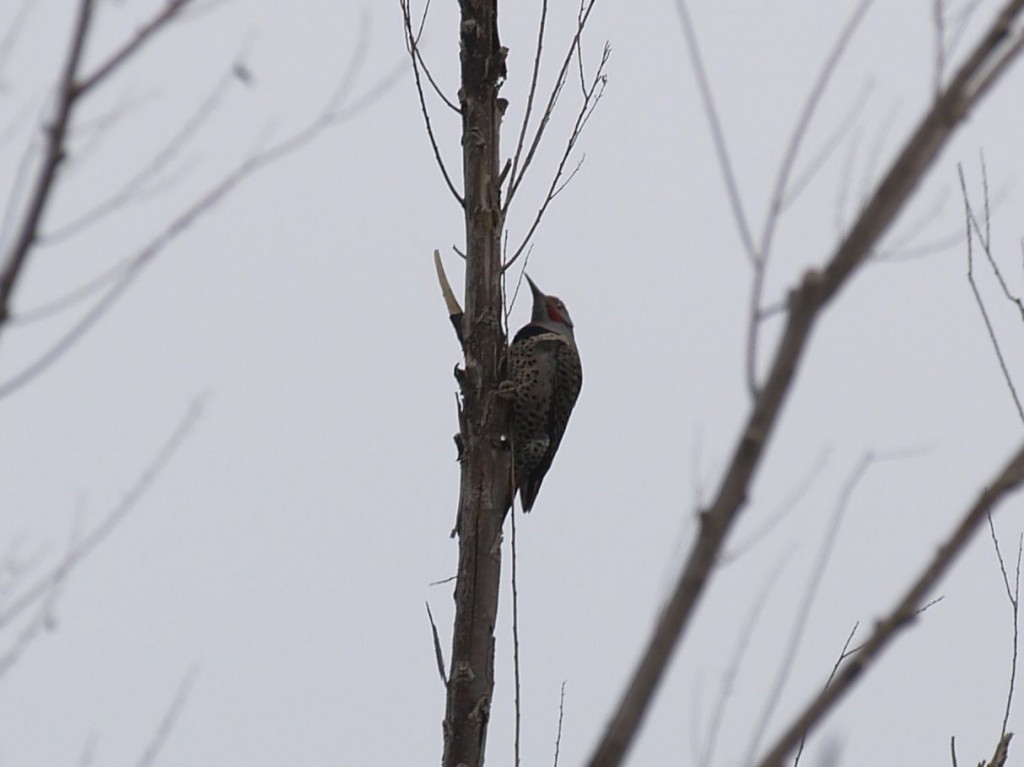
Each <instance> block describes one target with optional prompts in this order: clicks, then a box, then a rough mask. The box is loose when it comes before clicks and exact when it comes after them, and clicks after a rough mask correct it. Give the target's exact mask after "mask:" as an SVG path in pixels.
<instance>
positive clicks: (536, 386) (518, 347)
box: [507, 277, 583, 511]
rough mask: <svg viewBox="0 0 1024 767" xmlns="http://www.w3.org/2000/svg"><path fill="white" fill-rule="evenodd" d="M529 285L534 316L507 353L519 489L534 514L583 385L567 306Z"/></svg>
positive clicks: (516, 480) (518, 334)
mask: <svg viewBox="0 0 1024 767" xmlns="http://www.w3.org/2000/svg"><path fill="white" fill-rule="evenodd" d="M526 280H527V282H529V283H530V290H531V291H533V315H532V317H531V319H530V323H529V324H528V325H525V326H524V327H523V328H522V329H521V330H520V331H519V332H518V333H516V336H515V338H514V339H513V341H512V345H511V346H510V347H509V350H508V385H507V390H508V391H509V392H510V393H511V394H512V396H513V400H512V412H511V429H510V431H511V436H512V447H513V450H514V457H515V483H516V486H515V489H516V490H518V491H519V500H520V501H521V502H522V504H523V511H529V510H530V509H532V508H533V503H534V501H535V500H536V499H537V493H538V491H539V490H540V483H541V482H542V481H543V480H544V475H545V474H547V471H548V469H549V468H551V461H552V459H554V457H555V452H556V451H557V450H558V445H559V444H560V443H561V441H562V435H563V434H565V426H566V424H567V423H568V422H569V415H570V414H571V413H572V408H573V405H575V404H576V398H577V397H578V396H579V394H580V387H581V386H582V385H583V368H582V367H581V366H580V355H579V352H578V351H577V350H576V339H575V337H574V336H573V332H572V328H573V326H572V320H571V319H569V312H568V311H566V308H565V304H563V303H562V301H561V300H560V299H558V298H556V297H555V296H546V295H544V293H542V292H541V290H540V289H539V288H538V287H537V286H536V285H534V284H533V280H531V279H530V278H529V277H527V278H526Z"/></svg>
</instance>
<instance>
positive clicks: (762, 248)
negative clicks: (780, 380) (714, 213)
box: [680, 0, 873, 397]
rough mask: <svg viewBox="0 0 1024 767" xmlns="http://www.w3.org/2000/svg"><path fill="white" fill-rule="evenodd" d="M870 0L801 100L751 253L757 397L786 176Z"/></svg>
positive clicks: (750, 341) (752, 365)
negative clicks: (763, 318) (763, 312)
mask: <svg viewBox="0 0 1024 767" xmlns="http://www.w3.org/2000/svg"><path fill="white" fill-rule="evenodd" d="M872 2H873V0H861V2H860V4H859V5H857V7H856V8H855V9H854V12H853V14H852V15H851V17H850V20H849V21H847V23H846V24H845V25H844V26H843V29H842V31H841V32H840V34H839V39H838V40H836V42H835V45H834V46H833V47H832V51H831V52H830V53H829V55H828V58H826V59H825V63H824V64H823V65H822V68H821V71H820V72H819V73H818V79H817V80H816V81H815V83H814V85H813V86H812V87H811V92H810V93H809V94H808V96H807V101H806V102H805V103H804V108H803V111H802V112H801V113H800V116H799V118H798V119H797V122H796V126H795V127H794V129H793V132H792V134H790V139H789V146H788V147H787V148H786V153H785V155H783V158H782V165H781V166H780V167H779V172H778V174H777V175H776V177H775V189H774V191H773V192H772V195H771V199H770V201H769V203H768V213H767V215H766V216H765V222H764V230H763V231H762V232H761V242H760V245H759V247H758V249H757V252H756V253H755V254H754V255H753V257H752V262H753V267H754V279H753V281H752V282H751V288H750V309H749V311H750V318H749V322H748V323H747V355H746V368H747V390H748V391H749V393H750V396H751V397H757V390H758V383H757V356H758V354H757V347H758V341H759V338H760V333H759V330H760V327H761V324H760V322H759V321H758V317H759V314H760V309H761V299H762V296H763V293H764V281H765V278H766V277H767V271H768V262H769V259H770V257H771V248H772V239H773V238H774V236H775V227H776V225H777V224H778V222H779V218H780V216H781V214H782V208H783V206H784V205H785V201H786V196H787V188H788V186H789V177H790V174H791V173H792V172H793V167H794V166H795V165H796V159H797V156H798V155H799V153H800V148H801V146H802V145H803V141H804V137H805V136H806V134H807V131H808V129H809V128H810V127H811V121H812V120H813V118H814V113H815V111H816V110H817V108H818V104H819V103H821V99H822V97H823V96H824V95H825V91H826V90H827V89H828V84H829V82H830V81H831V80H832V74H833V73H834V72H835V70H836V67H837V66H838V65H839V62H840V60H841V59H842V57H843V53H844V52H845V51H846V47H847V45H848V44H849V42H850V40H852V39H853V35H854V33H855V32H856V31H857V27H858V26H860V22H861V21H862V20H863V19H864V16H865V15H866V14H867V11H868V8H869V7H870V6H871V3H872ZM680 7H681V8H683V9H684V10H683V11H682V12H683V13H684V14H685V7H684V6H683V4H682V2H680ZM713 106H714V105H713V104H711V102H710V100H706V101H705V109H712V108H713ZM709 120H711V121H712V127H714V122H715V118H714V115H713V114H710V113H709ZM722 152H723V153H724V152H725V143H724V138H723V139H722ZM726 159H727V155H726ZM724 172H725V170H724V166H723V173H724Z"/></svg>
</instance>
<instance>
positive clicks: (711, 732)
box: [697, 556, 788, 767]
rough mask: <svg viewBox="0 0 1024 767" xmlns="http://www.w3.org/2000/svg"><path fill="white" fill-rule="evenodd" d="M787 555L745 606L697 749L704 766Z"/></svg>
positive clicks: (700, 763) (708, 763)
mask: <svg viewBox="0 0 1024 767" xmlns="http://www.w3.org/2000/svg"><path fill="white" fill-rule="evenodd" d="M787 560H788V556H787V557H785V558H783V559H781V560H780V561H779V563H778V564H777V565H776V566H775V568H774V569H773V570H772V573H771V574H770V575H769V576H768V577H767V578H766V579H765V580H764V583H763V584H762V585H761V588H760V589H758V592H757V594H756V596H755V598H754V601H753V602H752V603H751V605H750V607H749V608H748V609H747V619H746V620H745V621H744V623H743V626H742V628H741V629H740V631H739V634H738V639H737V642H736V647H735V648H734V649H733V653H732V658H731V659H730V661H729V666H728V668H727V669H726V671H725V674H724V675H723V676H722V683H721V686H720V688H719V692H718V700H717V702H716V703H715V710H714V713H713V714H712V715H711V725H710V726H709V727H708V733H707V739H706V740H705V741H704V746H703V748H702V749H701V754H700V758H699V761H698V762H697V763H698V764H699V765H701V767H707V765H710V764H711V761H712V758H713V757H714V754H715V747H716V746H717V744H718V733H719V732H720V730H721V728H722V723H723V722H724V721H725V712H726V706H727V704H728V702H729V698H730V696H731V695H732V688H733V684H734V683H735V682H736V679H737V677H738V676H739V673H740V665H741V664H742V663H743V659H744V658H745V657H746V655H747V650H748V648H749V647H750V643H751V641H753V639H754V634H755V633H756V629H757V624H758V622H759V621H760V619H761V614H762V613H763V612H764V610H765V608H766V607H767V606H768V597H769V595H770V594H771V592H772V590H773V589H774V588H775V584H776V583H777V582H778V580H779V576H780V575H782V570H783V569H784V567H785V565H786V561H787Z"/></svg>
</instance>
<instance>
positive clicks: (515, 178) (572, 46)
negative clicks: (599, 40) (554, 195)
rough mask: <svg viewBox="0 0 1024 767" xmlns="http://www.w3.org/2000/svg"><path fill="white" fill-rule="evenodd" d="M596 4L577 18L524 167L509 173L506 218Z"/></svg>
mask: <svg viewBox="0 0 1024 767" xmlns="http://www.w3.org/2000/svg"><path fill="white" fill-rule="evenodd" d="M596 2H597V0H586V2H585V6H584V9H583V11H581V13H580V14H579V16H578V18H577V24H576V33H575V34H574V35H573V38H572V41H571V42H570V43H569V50H568V51H566V54H565V58H564V59H563V60H562V67H561V69H559V71H558V76H557V77H556V78H555V84H554V86H552V88H551V93H550V94H549V95H548V102H547V105H546V106H545V107H544V111H543V113H542V114H541V118H540V123H539V124H538V125H537V130H536V131H534V134H533V139H532V140H531V141H530V148H529V149H528V150H527V152H526V157H525V158H524V159H523V162H522V167H521V168H520V169H519V171H518V173H516V172H509V174H508V194H507V195H505V202H504V204H503V205H502V209H501V213H502V216H506V215H507V214H508V210H509V206H510V205H511V204H512V200H513V199H514V198H515V196H516V192H517V191H518V190H519V186H520V185H521V184H522V183H523V179H524V178H526V172H527V170H529V168H530V165H531V164H532V163H533V158H534V155H535V154H536V152H537V147H539V146H540V142H541V139H542V138H543V137H544V132H545V131H546V130H547V127H548V123H549V122H550V120H551V116H552V115H553V114H554V110H555V104H557V103H558V97H559V96H560V95H561V93H562V88H563V87H564V85H565V79H566V76H567V75H568V72H569V66H570V65H571V64H572V60H573V56H574V54H575V52H576V49H577V47H578V46H579V45H580V40H581V38H582V36H583V28H584V27H585V26H586V24H587V20H588V19H589V18H590V12H591V11H592V10H593V8H594V4H595V3H596ZM607 49H608V46H607V44H605V50H606V51H607ZM602 66H603V63H602ZM577 122H578V120H577ZM514 164H515V163H514V162H513V165H514ZM562 164H563V165H564V164H565V158H563V162H562Z"/></svg>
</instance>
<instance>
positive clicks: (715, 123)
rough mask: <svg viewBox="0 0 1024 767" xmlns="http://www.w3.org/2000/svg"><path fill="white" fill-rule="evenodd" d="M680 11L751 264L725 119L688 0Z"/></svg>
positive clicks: (753, 253) (753, 249)
mask: <svg viewBox="0 0 1024 767" xmlns="http://www.w3.org/2000/svg"><path fill="white" fill-rule="evenodd" d="M676 10H677V11H678V13H679V20H680V22H681V23H682V27H683V36H684V37H685V38H686V50H687V51H688V52H689V54H690V68H691V69H692V70H693V74H694V76H696V78H697V87H698V88H699V89H700V98H701V102H702V103H703V105H704V114H705V116H706V117H707V119H708V122H709V123H710V124H711V138H712V140H713V141H714V144H715V155H716V157H717V158H718V167H719V170H720V171H721V173H722V179H723V180H724V181H725V191H726V194H727V195H728V197H729V206H730V208H731V209H732V215H733V218H735V219H736V230H737V231H738V232H739V234H740V242H741V243H742V244H743V249H744V250H745V251H746V252H747V258H749V259H750V261H751V263H754V261H756V259H757V246H756V245H754V235H753V234H752V233H751V230H750V225H749V224H748V223H747V214H746V212H745V211H744V209H743V198H742V197H740V189H739V184H738V183H737V181H736V174H735V172H733V169H732V160H731V159H730V157H729V147H728V145H727V144H726V142H725V130H724V129H723V128H722V121H721V120H720V119H719V117H718V110H717V109H716V107H715V99H714V95H713V93H712V90H711V83H710V82H709V81H708V74H707V69H706V68H705V66H704V60H703V59H702V58H701V54H700V46H699V45H698V44H697V32H696V29H695V28H694V26H693V21H692V19H691V18H690V11H689V10H688V9H687V7H686V0H676Z"/></svg>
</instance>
